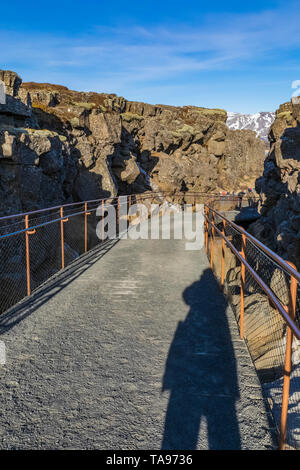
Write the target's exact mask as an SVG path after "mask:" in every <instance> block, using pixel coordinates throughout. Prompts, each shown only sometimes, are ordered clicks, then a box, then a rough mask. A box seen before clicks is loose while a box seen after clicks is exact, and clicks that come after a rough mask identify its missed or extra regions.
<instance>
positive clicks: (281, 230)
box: [250, 102, 300, 269]
mask: <svg viewBox="0 0 300 470" xmlns="http://www.w3.org/2000/svg"><path fill="white" fill-rule="evenodd" d="M269 140H270V152H269V154H268V156H267V158H266V161H265V167H264V172H263V176H262V177H260V178H258V179H257V182H256V189H257V191H258V192H260V194H261V205H260V212H261V215H262V217H261V218H260V220H259V221H257V222H256V223H255V224H252V225H251V226H250V231H251V232H252V233H253V234H255V236H257V237H258V238H260V239H261V240H263V241H264V242H265V243H266V244H268V245H269V246H270V247H271V248H272V249H273V250H274V251H276V252H277V253H279V254H280V255H281V256H283V257H284V258H285V259H287V260H289V261H292V262H293V263H295V264H296V266H297V267H298V269H300V104H297V103H293V102H289V103H285V104H283V105H281V106H280V107H279V109H278V110H277V111H276V119H275V121H274V123H273V125H272V127H271V129H270V133H269Z"/></svg>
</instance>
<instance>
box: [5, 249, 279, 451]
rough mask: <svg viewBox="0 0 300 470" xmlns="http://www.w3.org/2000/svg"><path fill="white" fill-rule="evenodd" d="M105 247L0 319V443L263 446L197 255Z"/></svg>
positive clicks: (245, 366) (246, 367)
mask: <svg viewBox="0 0 300 470" xmlns="http://www.w3.org/2000/svg"><path fill="white" fill-rule="evenodd" d="M109 248H110V247H109V246H108V247H107V252H106V253H104V252H103V251H102V250H101V251H97V250H96V251H94V252H93V253H89V254H88V255H87V256H86V258H85V259H84V260H83V259H81V260H79V261H78V262H77V264H76V265H74V266H73V267H72V268H70V269H68V270H67V271H66V272H65V273H63V274H62V275H60V276H58V277H57V278H56V279H54V280H53V281H52V282H51V283H48V284H46V285H45V286H43V287H42V288H41V289H40V290H39V292H37V293H36V294H35V295H33V296H32V297H31V298H30V299H28V300H26V301H25V302H23V303H21V304H19V305H18V307H17V308H15V309H13V310H11V311H9V312H8V313H7V314H5V315H2V316H1V320H0V332H1V338H0V339H1V340H2V341H4V342H5V345H6V351H7V363H6V365H4V366H0V376H1V390H0V448H1V449H63V448H67V449H155V450H158V449H160V448H163V449H196V448H197V449H239V448H242V449H270V448H273V441H272V435H271V431H270V429H271V428H270V426H271V421H270V418H269V416H268V414H267V411H266V408H265V402H264V400H263V398H262V394H261V388H260V385H259V382H258V379H257V376H256V373H255V370H254V367H253V365H252V363H251V359H250V357H249V354H248V351H247V349H246V347H245V345H244V343H243V342H242V341H240V340H239V336H238V330H237V326H236V322H235V319H234V316H233V313H232V311H231V309H230V308H228V307H227V305H226V301H225V299H224V298H223V296H222V294H221V293H220V290H219V287H218V285H217V283H216V281H215V279H214V277H213V275H212V272H211V271H210V270H209V267H208V263H207V260H206V258H205V255H204V253H203V252H200V253H199V251H198V252H197V251H185V250H184V242H183V241H168V240H138V241H131V240H121V241H119V242H118V243H116V244H114V246H113V247H112V249H109ZM103 254H104V256H103Z"/></svg>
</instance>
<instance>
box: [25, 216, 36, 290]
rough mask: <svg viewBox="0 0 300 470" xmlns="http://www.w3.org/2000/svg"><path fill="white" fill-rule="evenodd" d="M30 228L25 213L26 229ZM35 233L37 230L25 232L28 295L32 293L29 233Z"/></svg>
mask: <svg viewBox="0 0 300 470" xmlns="http://www.w3.org/2000/svg"><path fill="white" fill-rule="evenodd" d="M28 228H29V220H28V215H25V229H28ZM33 233H35V230H26V232H25V247H26V280H27V295H30V294H31V286H30V256H29V235H32V234H33Z"/></svg>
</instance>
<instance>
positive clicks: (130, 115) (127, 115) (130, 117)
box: [121, 113, 144, 122]
mask: <svg viewBox="0 0 300 470" xmlns="http://www.w3.org/2000/svg"><path fill="white" fill-rule="evenodd" d="M121 116H122V119H123V121H126V122H131V121H134V120H136V121H142V120H143V119H144V117H143V116H141V115H140V114H134V113H122V114H121Z"/></svg>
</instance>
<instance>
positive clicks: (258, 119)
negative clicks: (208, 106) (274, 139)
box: [226, 111, 275, 143]
mask: <svg viewBox="0 0 300 470" xmlns="http://www.w3.org/2000/svg"><path fill="white" fill-rule="evenodd" d="M274 119H275V113H273V112H270V111H265V112H261V113H255V114H240V113H234V112H228V113H227V121H226V124H227V126H228V127H229V129H232V130H237V129H245V130H250V131H254V132H256V135H257V137H260V138H261V139H262V140H263V141H264V142H266V143H268V133H269V129H270V126H271V125H272V124H273V121H274Z"/></svg>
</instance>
